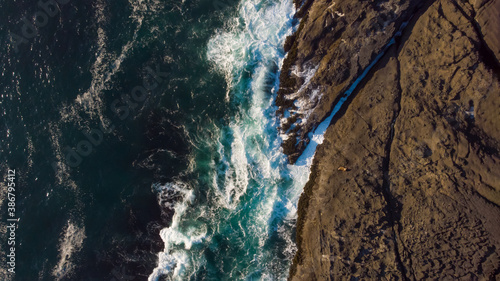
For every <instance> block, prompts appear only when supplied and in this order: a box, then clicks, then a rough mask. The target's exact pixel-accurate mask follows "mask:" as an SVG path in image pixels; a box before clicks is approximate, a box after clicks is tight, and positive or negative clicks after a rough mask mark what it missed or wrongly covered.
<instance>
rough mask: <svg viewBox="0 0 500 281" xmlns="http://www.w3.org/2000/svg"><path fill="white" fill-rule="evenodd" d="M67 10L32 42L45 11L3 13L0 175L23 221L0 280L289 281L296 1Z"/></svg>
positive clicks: (303, 174)
mask: <svg viewBox="0 0 500 281" xmlns="http://www.w3.org/2000/svg"><path fill="white" fill-rule="evenodd" d="M54 3H55V2H54ZM61 3H63V1H62V0H61V1H60V3H59V4H58V5H57V6H58V8H57V9H51V10H49V12H52V13H53V14H54V16H53V17H47V20H46V22H40V21H42V20H43V18H40V17H38V18H36V20H38V25H39V27H38V28H37V35H36V36H33V38H27V37H29V36H25V35H30V34H29V32H25V33H24V34H23V24H25V22H32V21H33V20H34V19H33V15H35V14H36V13H37V12H39V11H42V8H40V7H39V6H37V4H36V3H35V2H27V1H23V2H14V3H1V4H0V8H1V9H0V11H1V13H2V14H3V17H2V23H3V24H2V25H1V27H0V32H1V40H2V44H1V47H2V50H1V51H2V52H1V62H2V75H1V78H0V79H1V80H0V85H1V87H2V91H1V96H0V102H1V103H0V114H1V119H0V120H1V121H0V135H1V136H2V137H1V141H0V157H1V159H0V161H1V164H0V168H1V171H2V173H3V174H5V173H7V170H8V169H16V172H17V176H16V181H17V188H16V191H15V192H16V198H17V200H16V208H17V214H16V215H17V217H18V218H20V220H19V222H18V223H17V225H18V228H17V229H16V274H15V275H12V274H8V273H7V272H2V273H0V274H3V275H1V276H6V277H4V279H6V280H10V279H12V280H146V279H148V278H149V279H150V280H157V279H158V278H160V279H161V280H163V279H165V280H277V279H284V278H285V277H286V274H287V270H288V266H289V263H290V259H291V257H293V254H294V251H295V246H294V244H293V242H292V241H293V235H292V234H293V226H294V220H295V215H296V214H295V206H296V201H297V198H298V195H299V194H300V191H301V188H302V186H303V184H304V180H305V179H306V178H307V173H308V168H307V167H305V166H304V167H291V166H288V165H287V164H286V161H285V158H284V157H283V155H282V153H281V151H280V149H279V143H280V137H279V135H278V133H277V130H276V126H275V125H276V122H277V120H275V115H274V110H275V108H274V107H273V101H274V94H275V91H276V89H277V82H278V81H277V77H278V74H279V67H280V65H281V61H282V59H283V55H284V54H283V50H282V47H281V46H282V45H283V41H284V38H285V37H286V35H288V34H290V32H291V31H292V26H291V23H292V15H293V12H294V11H293V9H292V4H291V3H289V2H287V1H284V2H280V1H271V0H263V1H257V0H243V1H242V2H241V3H240V2H238V1H229V0H224V1H222V0H220V1H212V0H199V1H189V0H186V1H160V0H158V1H154V0H153V1H139V0H136V1H132V0H131V1H113V2H110V1H85V2H76V1H68V3H66V4H61ZM54 7H55V6H54ZM49 9H50V7H49ZM39 15H40V14H39ZM23 18H26V20H23ZM11 38H14V42H12V41H11ZM19 38H23V39H22V40H21V39H19ZM16 40H17V41H16ZM19 40H21V41H19ZM16 48H17V51H16ZM4 190H5V187H4V186H2V192H3V193H2V194H3V195H2V204H3V206H4V209H5V211H2V217H1V219H2V221H5V220H6V218H7V217H6V215H7V211H6V208H5V207H6V204H5V202H6V200H5V192H4ZM2 235H3V236H2V240H1V241H2V245H1V247H2V250H3V251H6V247H7V244H6V242H5V243H4V241H7V237H6V235H7V234H6V233H4V234H2ZM5 268H7V267H6V266H5ZM6 274H7V275H6Z"/></svg>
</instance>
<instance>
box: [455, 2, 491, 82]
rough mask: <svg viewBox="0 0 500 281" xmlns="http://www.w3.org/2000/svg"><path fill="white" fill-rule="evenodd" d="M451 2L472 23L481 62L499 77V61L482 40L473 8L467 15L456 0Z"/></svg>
mask: <svg viewBox="0 0 500 281" xmlns="http://www.w3.org/2000/svg"><path fill="white" fill-rule="evenodd" d="M451 3H453V5H454V6H455V8H457V10H458V11H460V13H461V14H462V15H463V16H464V17H465V18H466V19H467V20H468V21H469V22H470V23H471V24H472V27H473V28H474V31H475V32H476V34H477V38H478V40H479V41H478V42H477V45H476V47H477V48H478V51H479V54H480V55H481V56H482V57H483V60H482V61H483V62H484V64H485V65H487V66H488V67H489V68H490V69H491V70H493V72H494V73H495V74H496V75H497V77H498V78H500V62H499V61H498V59H497V58H496V56H495V53H494V52H493V50H492V49H491V48H490V47H489V46H488V44H487V43H486V41H485V40H484V36H483V33H482V32H481V26H479V23H478V22H477V21H476V20H475V17H476V12H475V11H474V10H472V11H471V13H472V15H471V16H469V15H468V14H467V13H466V12H465V11H464V9H463V8H462V6H460V5H459V4H458V3H457V1H456V0H452V1H451Z"/></svg>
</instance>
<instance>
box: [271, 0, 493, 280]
mask: <svg viewBox="0 0 500 281" xmlns="http://www.w3.org/2000/svg"><path fill="white" fill-rule="evenodd" d="M358 2H359V3H358ZM394 2H397V1H394ZM375 3H376V4H375ZM381 3H382V4H381ZM384 3H385V4H384ZM499 3H500V1H498V0H490V1H488V0H486V1H475V2H474V1H472V2H468V1H465V0H464V1H453V0H436V1H423V2H419V3H417V2H412V1H401V2H398V3H393V2H392V1H382V2H378V1H338V2H337V3H336V4H335V5H334V4H333V2H324V1H313V2H306V3H305V4H303V5H304V8H303V9H307V10H306V11H305V12H304V11H302V12H301V11H300V10H299V13H302V14H303V15H301V14H299V16H303V18H302V22H301V26H300V27H299V29H298V31H297V34H296V35H295V38H294V39H293V40H294V42H293V45H294V47H295V48H297V50H296V52H297V54H293V53H291V54H290V53H289V56H290V57H291V58H292V59H289V61H288V62H286V61H285V62H286V63H285V67H287V66H289V65H290V67H291V68H294V70H295V72H293V73H296V74H297V73H300V72H303V69H305V68H307V67H309V66H308V65H309V64H308V63H310V62H313V63H312V65H313V68H314V67H316V66H317V70H316V72H315V74H314V75H313V76H311V77H309V78H310V79H309V80H308V79H306V81H305V83H303V82H301V81H299V80H300V79H296V80H297V81H298V82H297V81H295V82H297V85H293V86H292V87H291V88H290V89H291V90H288V91H289V92H286V91H281V93H282V94H283V97H287V95H288V96H291V97H293V99H291V101H292V104H291V105H290V102H289V100H288V99H285V100H286V101H287V102H288V105H287V104H284V105H282V107H281V108H280V113H281V114H283V116H286V112H287V110H289V111H290V113H293V112H294V110H295V111H297V109H294V106H293V103H295V105H297V104H304V103H301V100H305V99H309V100H310V101H311V100H312V99H311V98H310V97H311V96H316V97H317V101H314V100H312V101H314V102H312V103H309V104H308V105H307V106H309V107H310V108H309V112H308V114H309V115H308V116H306V115H299V117H298V118H297V120H299V119H300V118H305V119H303V120H302V121H301V122H300V123H297V124H295V126H293V125H292V126H291V128H292V129H294V128H295V130H294V131H293V132H292V133H290V131H291V129H290V128H285V129H287V131H288V133H289V135H290V138H289V139H292V140H295V139H298V141H297V143H294V144H291V145H290V141H289V143H288V144H286V143H285V146H286V145H288V148H286V149H285V151H286V152H287V153H288V154H289V155H290V160H291V162H293V161H294V159H296V157H297V155H300V152H301V151H302V149H303V146H305V144H306V143H307V140H306V135H307V133H309V132H310V131H311V130H312V129H313V128H314V127H315V126H316V125H317V124H318V123H319V122H320V121H321V120H322V119H324V118H325V116H326V115H327V114H328V113H329V112H330V111H331V108H333V105H334V104H335V102H336V101H337V100H338V99H339V97H340V96H341V95H342V93H343V91H344V90H345V89H346V88H347V87H349V85H350V84H351V83H352V81H353V80H354V79H356V77H357V76H358V75H359V73H360V72H361V71H363V70H364V68H365V67H366V66H367V65H368V64H369V63H370V61H371V59H373V57H374V55H376V54H378V53H379V52H380V50H382V48H383V46H385V45H386V44H387V42H388V41H389V40H390V38H392V36H393V35H394V33H395V32H396V31H397V29H398V27H399V26H400V25H401V23H402V22H405V21H409V23H408V26H407V27H406V28H405V29H404V32H403V34H402V37H401V38H399V39H398V40H397V41H396V44H394V45H392V46H391V47H390V49H389V50H387V51H386V52H385V54H384V56H383V57H382V59H381V60H380V61H379V62H378V63H377V64H376V65H375V67H374V68H373V69H372V70H371V71H370V73H369V74H368V75H367V76H366V77H365V79H364V80H363V81H362V82H361V83H360V84H359V85H358V87H357V88H356V90H355V91H354V92H353V93H352V95H351V96H350V98H349V99H348V100H347V102H346V103H344V104H343V107H342V109H341V110H340V111H339V112H338V113H337V114H336V115H335V116H334V118H333V120H332V122H331V124H330V126H329V127H328V129H327V131H326V133H325V137H324V142H323V144H321V145H319V146H318V148H317V151H316V155H315V158H314V161H313V166H312V168H311V176H310V179H309V182H308V183H307V185H306V187H305V189H304V193H303V194H302V196H301V198H300V202H299V217H298V222H297V245H298V252H297V255H296V257H295V259H294V261H293V265H292V267H291V270H290V280H335V279H337V280H338V279H340V280H380V279H387V280H421V279H440V280H500V207H499V206H500V153H499V152H500V87H499V78H500V67H499V65H500V64H499V59H500V56H499V54H500V53H499V48H500V43H499V38H500V36H499V34H500V33H499V31H500V24H498V23H499V17H500V14H499V13H498V11H499V7H500V6H499V5H500V4H499ZM332 5H333V7H339V9H340V8H341V7H342V9H340V10H334V11H333V13H334V14H336V13H335V12H338V13H340V14H342V15H343V16H342V17H340V15H339V16H338V17H333V19H332V20H331V22H332V23H329V20H327V18H328V15H327V16H324V14H327V13H330V14H331V13H332V12H330V10H329V9H331V8H328V7H330V6H332ZM385 5H387V9H382V10H376V9H375V8H374V7H386V6H385ZM343 7H351V8H349V9H348V8H343ZM354 7H357V8H354ZM391 9H393V10H394V11H393V13H390V12H389V11H390V10H391ZM357 18H361V20H355V19H357ZM353 19H354V20H353ZM365 21H366V22H365ZM368 23H370V24H368ZM373 23H379V27H375V30H376V31H373V32H372V33H369V32H367V30H370V29H369V27H370V26H371V25H372V24H373ZM332 26H333V29H332ZM339 26H341V27H340V28H339ZM321 27H322V28H321ZM336 28H339V29H338V30H337V29H336ZM305 30H307V32H306V31H305ZM316 30H319V31H316ZM331 30H333V31H331ZM339 30H340V31H339ZM349 30H351V31H349ZM339 32H340V35H336V34H338V33H339ZM349 32H353V33H349ZM348 34H349V35H348ZM327 38H332V39H327ZM325 40H326V41H325ZM339 40H340V41H339ZM327 41H328V42H337V41H339V42H337V43H336V44H333V43H332V44H330V45H328V44H327V45H325V46H324V47H315V48H312V49H308V47H307V46H313V45H314V46H320V45H321V44H322V42H327ZM301 46H306V47H301ZM301 48H302V49H301ZM292 51H293V48H290V52H292ZM314 65H316V66H314ZM318 65H319V66H318ZM284 71H286V68H284ZM290 73H292V72H290ZM293 73H292V74H291V75H290V76H293V75H294V74H293ZM285 77H286V75H285ZM288 78H289V77H288ZM282 79H283V76H282ZM282 81H283V80H282ZM286 85H287V84H286V82H285V85H283V86H282V87H283V88H284V87H285V86H286ZM298 85H300V86H298ZM303 85H306V86H303ZM298 89H300V91H298ZM278 98H279V97H278ZM287 106H288V107H287ZM298 114H303V113H298ZM289 118H293V115H291V116H290V117H289ZM284 123H286V122H284ZM285 125H286V124H285ZM297 128H298V129H297ZM289 139H288V140H289ZM301 143H302V144H301ZM287 149H288V150H287ZM339 167H346V168H347V170H346V171H343V169H340V170H339V169H338V168H339Z"/></svg>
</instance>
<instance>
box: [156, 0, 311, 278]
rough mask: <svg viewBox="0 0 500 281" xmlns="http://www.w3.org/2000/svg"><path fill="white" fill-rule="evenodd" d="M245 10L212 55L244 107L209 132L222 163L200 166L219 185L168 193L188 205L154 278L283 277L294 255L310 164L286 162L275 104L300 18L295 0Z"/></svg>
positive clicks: (256, 1) (257, 1)
mask: <svg viewBox="0 0 500 281" xmlns="http://www.w3.org/2000/svg"><path fill="white" fill-rule="evenodd" d="M238 11H239V17H237V18H235V19H233V20H232V21H231V24H229V25H228V26H227V27H226V28H225V29H224V30H220V31H217V32H216V34H215V35H214V36H213V37H212V38H211V40H210V41H209V43H208V50H207V56H208V59H209V60H210V61H211V62H212V63H213V65H214V68H215V69H216V70H217V71H219V72H220V73H222V74H223V75H224V76H225V78H226V82H227V84H228V88H229V90H228V96H227V99H228V102H229V103H232V104H234V105H236V106H237V108H238V109H239V110H238V113H237V114H236V116H234V117H233V118H232V119H231V120H230V122H228V123H226V124H228V125H218V124H213V127H212V128H205V129H206V130H210V131H211V132H212V133H211V134H210V135H215V136H216V137H214V138H211V139H208V140H205V141H206V142H207V143H205V144H204V145H205V146H209V147H212V148H213V153H214V156H215V157H214V160H213V161H212V162H210V163H196V166H197V167H195V168H194V169H195V170H196V169H200V170H203V171H204V172H203V173H204V177H205V178H207V179H211V180H209V184H208V185H209V186H208V187H206V189H202V187H200V186H188V185H187V184H179V183H174V184H168V185H166V186H163V187H161V188H160V190H161V189H175V190H177V193H178V194H179V195H180V196H178V197H180V198H181V199H180V200H178V201H177V203H176V204H175V205H174V207H173V209H174V211H175V214H174V216H173V219H172V220H173V221H172V224H171V225H170V227H167V228H165V229H163V230H162V231H161V237H162V239H163V241H164V243H165V248H164V251H163V252H161V253H159V263H158V266H157V268H156V269H155V270H154V272H153V273H152V274H151V275H150V277H149V280H150V281H152V280H158V278H159V277H160V276H161V275H166V276H167V279H168V280H200V279H205V280H284V279H286V277H287V273H288V267H289V265H290V261H291V259H292V258H293V255H294V253H295V245H294V243H293V239H292V233H293V228H294V225H295V219H296V205H297V201H298V197H299V196H300V193H301V191H302V188H303V186H304V184H305V182H306V180H307V178H308V174H309V167H308V166H300V167H298V166H290V165H287V163H286V157H285V156H284V155H283V154H282V151H281V149H280V142H281V140H280V138H279V135H278V131H277V128H276V125H277V122H278V120H277V119H276V117H275V110H276V108H275V106H274V105H273V101H274V97H275V93H276V90H277V86H278V77H279V68H280V66H281V64H282V61H283V57H284V52H283V50H282V46H283V42H284V39H285V38H286V36H287V35H289V34H291V32H292V29H293V27H292V17H293V14H294V12H295V11H294V8H293V4H292V2H291V1H278V0H245V1H244V2H242V3H241V4H240V6H239V10H238ZM200 146H202V145H200ZM203 165H205V167H202V166H203ZM203 168H204V169H203ZM207 174H208V175H207ZM198 182H200V181H198ZM202 197H203V198H202Z"/></svg>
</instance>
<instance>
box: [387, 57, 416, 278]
mask: <svg viewBox="0 0 500 281" xmlns="http://www.w3.org/2000/svg"><path fill="white" fill-rule="evenodd" d="M396 61H397V81H398V89H397V96H396V98H395V101H394V115H393V117H392V121H391V128H390V133H389V137H388V139H387V142H386V145H385V156H384V159H383V162H382V171H383V175H384V178H383V183H382V195H383V196H384V199H385V201H386V202H387V209H388V210H387V216H388V217H389V223H390V226H391V228H392V230H393V233H394V252H395V254H396V263H397V265H398V267H399V268H400V270H401V272H402V274H403V279H404V280H409V278H408V275H409V274H411V275H414V273H413V269H412V261H411V255H408V256H409V263H410V268H409V272H408V270H407V268H406V267H405V266H404V263H403V259H402V257H401V252H400V249H399V246H398V245H399V244H398V240H399V242H400V244H401V245H402V246H403V251H405V252H408V251H407V249H405V247H404V244H403V241H402V240H401V239H399V233H400V231H401V224H400V219H401V218H400V217H401V205H400V203H399V202H398V201H397V200H396V199H395V198H394V196H393V195H392V193H391V190H390V188H391V182H390V175H389V170H390V159H391V149H392V143H393V140H394V135H395V124H396V121H397V118H398V117H399V113H400V111H401V95H402V90H401V69H400V64H399V60H397V59H396ZM414 279H415V278H414Z"/></svg>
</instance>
